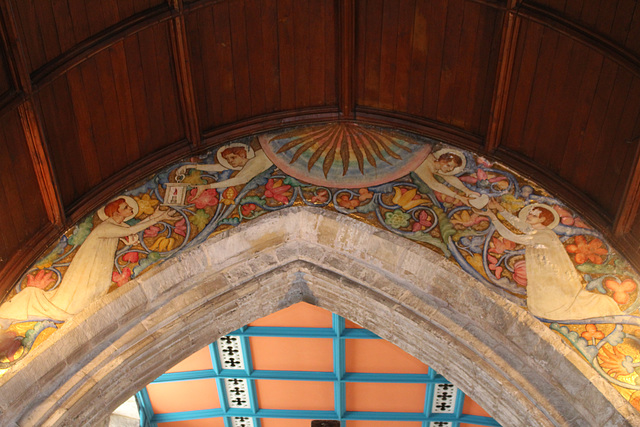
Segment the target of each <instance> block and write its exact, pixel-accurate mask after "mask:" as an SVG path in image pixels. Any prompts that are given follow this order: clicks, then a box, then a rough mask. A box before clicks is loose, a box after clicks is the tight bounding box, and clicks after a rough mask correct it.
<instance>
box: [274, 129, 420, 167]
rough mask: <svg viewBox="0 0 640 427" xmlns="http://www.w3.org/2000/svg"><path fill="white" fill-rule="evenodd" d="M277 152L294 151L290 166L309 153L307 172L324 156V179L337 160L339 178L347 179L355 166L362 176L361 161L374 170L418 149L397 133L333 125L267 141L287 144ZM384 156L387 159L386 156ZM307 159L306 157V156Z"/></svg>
mask: <svg viewBox="0 0 640 427" xmlns="http://www.w3.org/2000/svg"><path fill="white" fill-rule="evenodd" d="M287 139H290V141H289V142H287V143H286V144H284V145H283V146H282V147H280V149H279V150H278V151H277V153H278V154H280V153H284V152H286V151H289V150H292V149H294V148H297V149H296V151H295V153H294V154H293V157H292V158H291V160H290V162H289V163H291V164H293V163H294V162H296V161H297V160H298V159H299V158H300V156H302V155H303V154H305V153H311V155H310V156H309V160H308V162H307V169H308V170H311V168H312V167H313V165H315V164H316V162H317V161H318V160H319V159H320V158H321V157H323V156H324V160H323V161H322V171H323V172H324V176H325V178H326V177H327V175H328V173H329V171H330V170H331V167H332V166H333V163H334V161H335V159H336V156H337V155H339V156H340V159H341V161H342V175H343V176H344V175H346V174H347V171H348V170H349V166H350V165H351V164H352V163H354V160H355V162H357V164H358V169H359V170H360V173H361V174H364V161H365V159H366V160H367V162H368V163H369V164H370V165H371V166H373V167H377V162H378V161H383V162H386V163H389V164H391V163H390V162H389V159H388V158H387V156H388V157H389V158H394V159H397V160H401V159H402V157H401V156H400V154H399V153H400V152H402V151H401V150H404V151H406V152H407V153H411V151H412V150H411V148H409V147H408V146H407V145H409V144H412V145H417V142H414V141H411V140H410V139H409V138H406V137H403V136H402V135H400V134H399V133H393V132H381V131H378V130H376V129H373V128H369V127H364V126H360V125H357V124H355V123H333V124H330V125H322V126H316V127H305V128H298V129H293V130H291V131H289V132H285V133H283V134H281V135H278V136H275V137H273V138H271V139H270V142H273V141H276V140H287ZM385 153H386V155H385ZM305 157H306V156H305Z"/></svg>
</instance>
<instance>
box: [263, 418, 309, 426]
mask: <svg viewBox="0 0 640 427" xmlns="http://www.w3.org/2000/svg"><path fill="white" fill-rule="evenodd" d="M260 422H261V424H262V427H309V426H310V425H311V420H287V419H278V418H263V419H262V420H261V421H260Z"/></svg>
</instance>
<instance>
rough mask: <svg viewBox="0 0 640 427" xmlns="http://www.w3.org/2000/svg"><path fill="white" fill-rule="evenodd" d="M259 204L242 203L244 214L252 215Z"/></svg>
mask: <svg viewBox="0 0 640 427" xmlns="http://www.w3.org/2000/svg"><path fill="white" fill-rule="evenodd" d="M256 208H257V206H256V205H255V203H247V204H246V205H242V209H241V210H242V216H250V215H251V213H252V212H253V211H255V210H256Z"/></svg>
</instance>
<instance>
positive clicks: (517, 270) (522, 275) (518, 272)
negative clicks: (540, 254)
mask: <svg viewBox="0 0 640 427" xmlns="http://www.w3.org/2000/svg"><path fill="white" fill-rule="evenodd" d="M513 280H514V281H515V282H516V283H517V284H518V285H520V286H522V287H526V286H527V263H526V261H525V260H520V261H516V263H515V264H513Z"/></svg>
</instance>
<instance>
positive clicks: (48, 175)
mask: <svg viewBox="0 0 640 427" xmlns="http://www.w3.org/2000/svg"><path fill="white" fill-rule="evenodd" d="M0 8H1V9H0V17H1V19H2V23H3V27H4V29H5V31H6V32H7V39H8V41H9V43H8V50H9V62H10V67H11V70H12V74H13V78H14V84H15V86H16V88H18V90H19V91H20V92H22V93H23V95H24V97H25V100H24V101H23V102H22V103H21V104H20V105H19V106H18V114H19V115H20V122H21V124H22V129H23V131H24V135H25V139H26V141H27V145H28V146H29V153H30V155H31V161H32V163H33V168H34V171H35V174H36V177H37V180H38V186H39V188H40V193H41V196H42V200H43V202H44V206H45V209H46V211H47V216H48V217H49V221H50V222H51V223H52V224H54V225H60V224H62V222H63V221H64V209H63V207H62V203H61V201H60V195H59V194H58V187H57V185H56V181H55V178H54V175H53V168H52V166H51V162H50V160H49V156H48V148H47V145H46V141H45V137H44V133H43V131H42V129H43V128H42V123H41V122H40V118H39V117H38V114H36V110H35V107H34V104H33V99H32V96H31V95H32V92H33V86H32V84H31V79H30V77H29V74H28V71H27V66H26V61H25V54H24V47H23V46H22V43H21V42H20V39H19V37H18V32H17V27H16V23H15V19H14V15H13V11H12V10H11V5H10V4H9V2H8V1H3V2H2V3H0Z"/></svg>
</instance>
